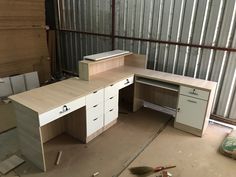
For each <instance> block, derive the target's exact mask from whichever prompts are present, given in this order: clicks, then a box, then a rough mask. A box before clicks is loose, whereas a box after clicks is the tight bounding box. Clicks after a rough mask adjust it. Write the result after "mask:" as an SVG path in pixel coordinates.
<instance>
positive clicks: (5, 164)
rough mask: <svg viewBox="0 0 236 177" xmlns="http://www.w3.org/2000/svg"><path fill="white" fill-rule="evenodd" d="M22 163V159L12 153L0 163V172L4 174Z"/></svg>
mask: <svg viewBox="0 0 236 177" xmlns="http://www.w3.org/2000/svg"><path fill="white" fill-rule="evenodd" d="M22 163H24V160H23V159H21V158H19V157H18V156H16V155H13V156H11V157H10V158H8V159H6V160H4V161H2V162H1V163H0V172H1V173H2V174H6V173H8V172H9V171H11V170H12V169H14V168H16V167H17V166H19V165H20V164H22Z"/></svg>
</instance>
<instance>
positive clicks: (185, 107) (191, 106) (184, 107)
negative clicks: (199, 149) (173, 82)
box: [176, 95, 207, 129]
mask: <svg viewBox="0 0 236 177" xmlns="http://www.w3.org/2000/svg"><path fill="white" fill-rule="evenodd" d="M206 107H207V101H205V100H200V99H196V98H191V97H188V96H184V95H180V96H179V104H178V112H177V116H176V122H179V123H181V124H184V125H188V126H190V127H194V128H197V129H202V126H203V123H204V119H205V112H206Z"/></svg>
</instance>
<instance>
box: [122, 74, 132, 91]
mask: <svg viewBox="0 0 236 177" xmlns="http://www.w3.org/2000/svg"><path fill="white" fill-rule="evenodd" d="M133 83H134V77H133V76H131V77H129V78H127V79H124V80H122V81H120V82H119V89H122V88H124V87H127V86H129V85H131V84H133Z"/></svg>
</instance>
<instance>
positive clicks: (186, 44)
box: [56, 0, 236, 119]
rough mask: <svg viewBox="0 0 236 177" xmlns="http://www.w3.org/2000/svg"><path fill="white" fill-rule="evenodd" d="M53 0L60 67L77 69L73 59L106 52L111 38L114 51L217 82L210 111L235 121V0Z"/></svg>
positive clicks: (157, 67)
mask: <svg viewBox="0 0 236 177" xmlns="http://www.w3.org/2000/svg"><path fill="white" fill-rule="evenodd" d="M56 1H57V8H58V21H59V24H58V28H59V39H60V41H59V42H60V49H61V53H60V58H61V64H62V68H63V69H65V70H68V71H71V72H77V61H78V60H81V59H82V58H83V56H85V55H89V54H94V53H99V52H103V51H109V50H112V37H115V48H116V49H124V50H129V51H132V52H134V53H140V54H145V55H146V56H147V68H149V69H155V70H159V71H164V72H169V73H175V74H179V75H185V76H190V77H194V78H201V79H205V80H212V81H217V82H218V87H217V97H216V100H215V105H214V112H213V113H214V114H216V115H220V116H223V117H226V118H231V119H236V109H235V108H236V94H235V92H236V91H235V90H236V35H235V34H236V32H235V27H236V25H235V24H236V1H235V0H96V1H95V0H56ZM112 3H115V4H114V5H115V6H112ZM112 7H113V8H114V9H112ZM112 12H113V13H112ZM114 12H115V13H114ZM113 14H114V15H115V16H114V19H115V21H114V22H115V23H114V27H115V28H114V34H112V31H113V30H112V27H113V24H112V15H113Z"/></svg>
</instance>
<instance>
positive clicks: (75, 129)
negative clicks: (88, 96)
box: [40, 107, 86, 144]
mask: <svg viewBox="0 0 236 177" xmlns="http://www.w3.org/2000/svg"><path fill="white" fill-rule="evenodd" d="M40 129H41V136H42V142H43V143H44V144H45V143H47V142H49V141H50V140H52V139H53V138H56V137H57V136H60V135H61V134H63V133H66V134H68V135H70V136H72V137H74V138H76V139H78V140H79V141H82V142H85V139H86V110H85V107H82V108H80V109H78V110H76V111H73V112H71V113H70V114H67V115H65V116H63V117H61V118H59V119H57V120H54V121H52V122H50V123H48V124H46V125H44V126H42V127H40Z"/></svg>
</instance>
